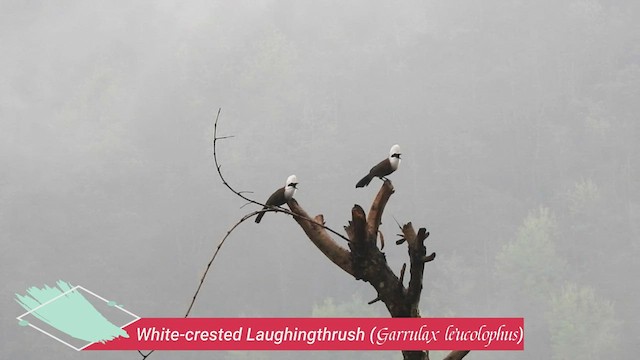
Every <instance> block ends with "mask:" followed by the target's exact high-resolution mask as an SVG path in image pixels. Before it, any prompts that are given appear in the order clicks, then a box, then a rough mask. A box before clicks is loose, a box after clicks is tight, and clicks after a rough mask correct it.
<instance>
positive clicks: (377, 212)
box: [367, 180, 395, 236]
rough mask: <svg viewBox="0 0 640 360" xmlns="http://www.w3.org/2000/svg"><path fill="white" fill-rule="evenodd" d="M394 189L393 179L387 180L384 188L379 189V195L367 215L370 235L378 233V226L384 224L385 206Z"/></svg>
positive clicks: (383, 184)
mask: <svg viewBox="0 0 640 360" xmlns="http://www.w3.org/2000/svg"><path fill="white" fill-rule="evenodd" d="M394 191H395V190H394V189H393V185H392V184H391V181H389V180H385V181H384V182H383V183H382V188H380V191H378V195H377V196H376V198H375V199H374V200H373V203H371V209H369V215H368V216H367V232H368V233H369V235H370V236H371V235H372V234H377V233H378V227H379V226H380V224H382V213H383V212H384V207H385V206H386V205H387V202H388V201H389V198H390V197H391V195H392V194H393V193H394Z"/></svg>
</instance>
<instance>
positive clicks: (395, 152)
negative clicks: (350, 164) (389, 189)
mask: <svg viewBox="0 0 640 360" xmlns="http://www.w3.org/2000/svg"><path fill="white" fill-rule="evenodd" d="M398 166H400V145H398V144H396V145H393V146H392V147H391V150H389V157H388V158H386V159H384V160H382V161H380V162H379V163H378V165H376V166H374V167H372V168H371V170H369V173H368V174H367V175H366V176H365V177H363V178H362V179H360V181H358V183H357V184H356V187H357V188H361V187H365V186H367V185H369V183H370V182H371V180H373V178H374V177H379V178H380V179H382V180H387V178H385V176H387V175H389V174H391V173H392V172H394V171H396V170H398Z"/></svg>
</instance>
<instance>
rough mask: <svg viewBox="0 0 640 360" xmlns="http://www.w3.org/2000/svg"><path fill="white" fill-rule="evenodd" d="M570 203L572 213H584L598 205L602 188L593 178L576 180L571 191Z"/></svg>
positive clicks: (569, 195)
mask: <svg viewBox="0 0 640 360" xmlns="http://www.w3.org/2000/svg"><path fill="white" fill-rule="evenodd" d="M567 197H568V203H569V204H568V205H569V211H570V212H571V214H574V215H575V214H583V213H587V212H589V210H590V209H593V208H595V207H596V206H597V204H598V202H599V200H600V197H601V195H600V189H599V188H598V185H596V183H594V182H593V181H592V180H591V179H588V180H581V181H579V182H576V183H575V184H574V186H573V189H571V191H569V194H568V195H567Z"/></svg>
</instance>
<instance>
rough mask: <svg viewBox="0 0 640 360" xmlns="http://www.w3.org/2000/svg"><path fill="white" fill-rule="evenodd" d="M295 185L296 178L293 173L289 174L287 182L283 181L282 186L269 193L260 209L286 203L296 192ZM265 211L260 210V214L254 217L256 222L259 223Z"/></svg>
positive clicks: (296, 182) (296, 183)
mask: <svg viewBox="0 0 640 360" xmlns="http://www.w3.org/2000/svg"><path fill="white" fill-rule="evenodd" d="M296 186H298V178H297V177H296V176H295V175H291V176H289V177H288V178H287V182H286V183H285V185H284V187H281V188H280V189H278V190H276V191H275V192H274V193H273V194H271V196H269V199H267V202H266V203H264V204H265V207H264V208H262V210H267V209H268V208H271V207H275V206H281V205H284V204H286V203H287V201H289V200H291V199H292V198H293V194H295V193H296V190H297V187H296ZM265 213H266V211H262V212H261V213H260V214H258V216H257V217H256V224H257V223H260V220H262V217H263V216H264V214H265Z"/></svg>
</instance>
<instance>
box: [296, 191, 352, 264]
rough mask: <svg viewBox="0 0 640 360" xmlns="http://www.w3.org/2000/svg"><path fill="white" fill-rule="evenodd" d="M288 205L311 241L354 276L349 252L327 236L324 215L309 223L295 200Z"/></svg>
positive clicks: (305, 214) (304, 212) (306, 215)
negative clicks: (323, 224)
mask: <svg viewBox="0 0 640 360" xmlns="http://www.w3.org/2000/svg"><path fill="white" fill-rule="evenodd" d="M287 205H289V208H290V209H291V212H292V213H293V214H294V215H295V216H294V220H295V221H296V222H297V223H298V225H300V227H301V228H302V230H304V232H305V234H307V237H308V238H309V240H311V242H313V244H314V245H315V246H316V247H318V249H320V251H322V253H323V254H324V255H325V256H326V257H327V258H329V260H331V261H332V262H333V263H334V264H336V265H338V266H339V267H340V268H341V269H342V270H344V271H346V272H347V273H348V274H350V275H354V273H353V268H352V266H351V258H350V255H349V251H348V250H347V249H345V248H343V247H342V246H340V245H338V243H336V242H335V241H334V240H333V238H331V236H329V234H327V231H326V228H325V227H324V226H322V225H321V224H322V223H323V222H324V220H323V217H322V215H318V216H316V218H315V220H314V221H309V215H308V214H307V212H306V211H304V209H303V208H302V207H301V206H300V205H299V204H298V202H297V201H296V200H295V199H291V200H289V201H288V202H287Z"/></svg>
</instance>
